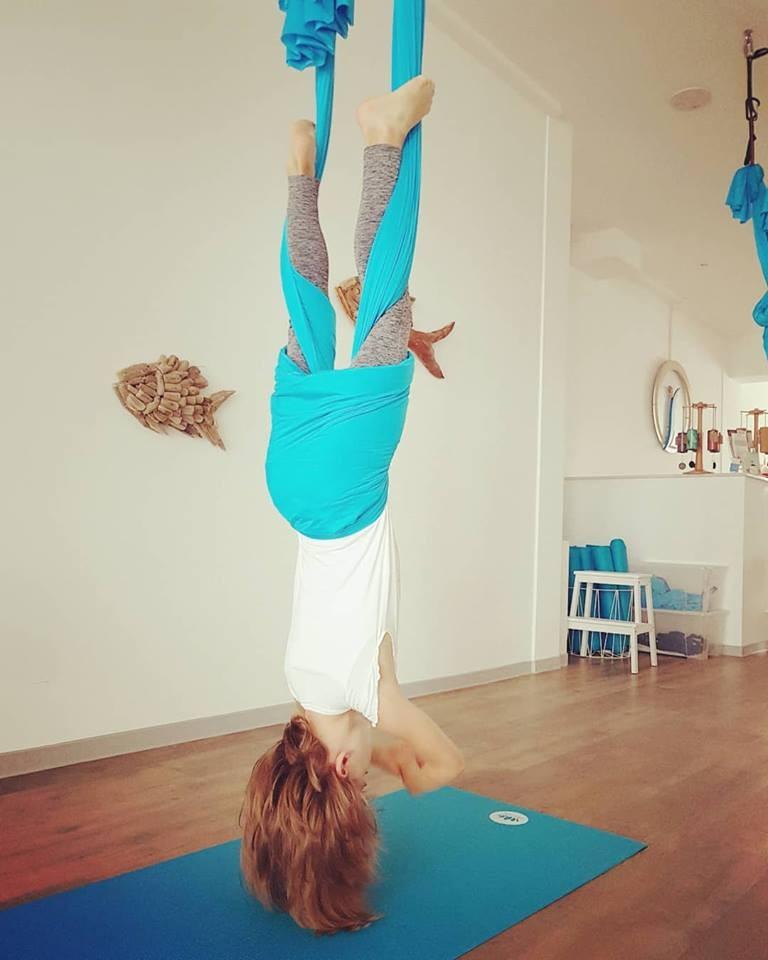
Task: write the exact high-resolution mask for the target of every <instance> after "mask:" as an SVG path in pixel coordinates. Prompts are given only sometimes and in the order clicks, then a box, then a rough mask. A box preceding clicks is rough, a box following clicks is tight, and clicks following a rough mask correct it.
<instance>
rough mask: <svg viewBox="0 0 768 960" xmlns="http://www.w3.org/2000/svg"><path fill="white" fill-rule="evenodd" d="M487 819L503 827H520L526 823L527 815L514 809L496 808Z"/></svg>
mask: <svg viewBox="0 0 768 960" xmlns="http://www.w3.org/2000/svg"><path fill="white" fill-rule="evenodd" d="M488 819H489V820H493V822H494V823H500V824H502V826H505V827H522V825H523V824H524V823H528V817H526V815H525V814H524V813H518V812H517V811H516V810H496V811H495V812H494V813H492V814H491V815H490V816H489V817H488Z"/></svg>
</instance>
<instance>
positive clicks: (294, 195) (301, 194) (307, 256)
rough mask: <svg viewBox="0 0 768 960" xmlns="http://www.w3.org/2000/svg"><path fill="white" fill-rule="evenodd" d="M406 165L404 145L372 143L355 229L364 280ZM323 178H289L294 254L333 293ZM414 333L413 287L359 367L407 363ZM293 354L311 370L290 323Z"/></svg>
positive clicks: (384, 320) (374, 333)
mask: <svg viewBox="0 0 768 960" xmlns="http://www.w3.org/2000/svg"><path fill="white" fill-rule="evenodd" d="M399 168H400V149H399V148H398V147H392V146H389V145H387V144H376V145H375V146H371V147H366V148H365V151H364V154H363V192H362V196H361V198H360V212H359V214H358V218H357V227H356V230H355V260H356V262H357V272H358V274H359V276H360V279H361V280H363V279H364V277H365V268H366V266H367V265H368V257H369V256H370V253H371V247H372V246H373V240H374V237H375V236H376V231H377V229H378V227H379V223H380V222H381V218H382V216H383V215H384V210H385V209H386V206H387V203H388V202H389V198H390V196H391V194H392V190H393V189H394V186H395V181H396V180H397V172H398V170H399ZM318 186H319V184H318V182H317V180H315V178H314V177H308V176H296V177H288V219H287V235H288V252H289V254H290V257H291V262H292V263H293V265H294V267H295V268H296V270H298V272H299V273H300V274H301V275H302V276H303V277H304V278H305V279H306V280H309V281H310V283H313V284H314V285H315V286H316V287H319V289H320V290H322V291H323V293H325V294H326V296H327V295H328V250H327V248H326V245H325V238H324V237H323V231H322V229H321V228H320V220H319V218H318V212H317V191H318ZM410 335H411V300H410V297H409V296H408V291H407V290H406V292H405V293H404V294H403V296H402V297H401V298H400V299H399V300H398V301H397V303H395V304H393V305H392V306H391V307H390V308H389V310H387V312H386V313H385V314H383V316H381V317H380V318H379V319H378V320H377V321H376V324H375V325H374V327H373V329H372V330H371V332H370V333H369V334H368V336H367V337H366V340H365V343H363V345H362V347H361V348H360V351H359V353H358V354H357V356H356V357H355V358H354V360H353V361H352V364H351V366H353V367H377V366H387V365H390V364H395V363H400V362H402V361H403V360H404V359H405V357H406V355H407V353H408V338H409V337H410ZM287 352H288V356H289V357H290V358H291V360H293V362H294V363H295V364H296V365H297V366H299V367H300V368H301V369H302V370H304V371H305V372H307V371H308V367H307V362H306V360H305V359H304V354H303V353H302V352H301V347H300V346H299V343H298V340H297V339H296V334H295V333H294V331H293V327H292V326H291V325H290V324H289V327H288V346H287Z"/></svg>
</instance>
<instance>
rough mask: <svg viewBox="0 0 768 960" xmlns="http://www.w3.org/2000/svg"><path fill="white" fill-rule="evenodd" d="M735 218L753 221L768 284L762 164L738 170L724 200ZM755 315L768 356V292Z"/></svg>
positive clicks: (767, 191) (767, 195)
mask: <svg viewBox="0 0 768 960" xmlns="http://www.w3.org/2000/svg"><path fill="white" fill-rule="evenodd" d="M725 202H726V203H727V204H728V206H729V207H730V208H731V213H732V214H733V216H734V218H735V219H736V220H738V221H739V222H740V223H747V221H748V220H751V221H752V226H753V229H754V231H755V246H756V247H757V258H758V260H759V261H760V266H761V267H762V270H763V276H764V277H765V282H766V283H768V188H766V186H765V177H764V174H763V168H762V167H761V166H760V164H759V163H753V164H749V165H747V166H745V167H741V168H740V169H739V170H737V171H736V173H735V175H734V177H733V181H732V182H731V188H730V190H729V191H728V196H727V198H726V201H725ZM752 316H753V317H754V319H755V323H758V324H759V325H760V326H761V327H762V328H763V349H764V350H765V354H766V356H767V357H768V293H765V294H763V296H762V298H761V300H760V301H759V302H758V304H757V306H756V307H755V309H754V311H753V312H752Z"/></svg>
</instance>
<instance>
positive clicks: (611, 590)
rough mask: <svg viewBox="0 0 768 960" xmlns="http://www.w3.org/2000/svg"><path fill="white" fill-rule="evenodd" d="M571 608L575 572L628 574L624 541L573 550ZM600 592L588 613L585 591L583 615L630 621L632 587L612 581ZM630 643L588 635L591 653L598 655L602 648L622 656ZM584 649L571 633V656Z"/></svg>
mask: <svg viewBox="0 0 768 960" xmlns="http://www.w3.org/2000/svg"><path fill="white" fill-rule="evenodd" d="M568 561H569V562H568V568H569V569H568V574H569V576H568V609H569V610H570V609H571V598H572V595H573V585H574V579H575V576H574V575H575V573H576V572H577V571H578V570H600V571H602V570H605V571H613V572H614V573H627V571H628V570H629V558H628V556H627V545H626V543H625V542H624V541H623V540H618V539H617V540H611V542H610V543H609V544H608V546H596V545H595V544H589V545H588V546H586V547H571V548H570V551H569V557H568ZM600 586H601V589H600V590H596V591H595V592H594V594H593V597H592V609H591V610H590V611H589V612H587V611H586V610H585V609H584V604H585V600H586V598H585V597H584V590H583V588H582V596H581V597H580V598H579V614H580V615H581V616H597V617H601V618H602V619H604V620H628V619H629V614H630V610H631V603H632V588H631V587H621V586H618V585H613V586H612V585H611V583H610V581H606V583H605V584H601V585H600ZM628 643H629V640H628V638H627V637H625V636H620V635H619V634H615V633H611V634H608V635H607V636H605V637H601V635H600V634H599V633H591V634H590V636H589V645H590V650H591V652H593V653H595V652H597V651H599V650H600V649H601V646H602V649H603V650H605V651H607V652H609V653H611V654H613V655H614V656H620V655H621V654H623V653H625V652H626V650H627V644H628ZM580 648H581V633H580V632H579V631H574V630H572V631H570V633H569V634H568V650H569V652H570V653H579V652H580Z"/></svg>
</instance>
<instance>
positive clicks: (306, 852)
mask: <svg viewBox="0 0 768 960" xmlns="http://www.w3.org/2000/svg"><path fill="white" fill-rule="evenodd" d="M240 825H241V826H242V828H243V842H242V847H241V851H240V866H241V870H242V874H243V879H244V881H245V884H246V886H247V887H248V889H249V890H250V891H251V893H252V894H253V895H254V896H255V897H256V898H257V899H258V900H260V901H261V903H262V904H264V906H266V907H267V908H268V909H276V910H281V911H283V912H286V913H289V914H290V915H291V916H292V917H293V919H294V920H295V921H296V923H298V924H299V926H302V927H306V928H307V929H309V930H314V931H316V932H317V933H334V932H336V931H337V930H359V929H360V928H362V927H365V926H367V925H368V924H369V923H371V922H372V921H373V920H377V919H378V917H377V916H376V915H375V914H374V913H372V912H371V910H370V909H369V907H368V903H367V898H366V889H367V887H368V886H369V884H370V883H371V882H372V880H373V879H374V876H375V873H376V855H377V847H378V836H377V827H376V818H375V816H374V813H373V810H372V809H371V807H370V805H369V804H368V801H367V800H366V798H365V795H364V794H363V791H362V788H361V787H360V786H359V785H358V784H355V783H353V782H352V781H351V780H349V779H345V778H342V777H340V776H339V775H338V773H337V772H336V769H335V766H334V765H333V762H332V760H331V758H330V757H329V755H328V751H327V749H326V748H325V746H324V744H323V743H321V741H320V740H318V738H317V737H316V736H315V735H314V734H313V733H312V730H311V729H310V726H309V723H308V722H307V720H306V719H305V718H304V717H302V716H298V715H297V716H294V717H293V718H292V719H291V720H290V722H289V723H288V724H286V727H285V729H284V730H283V735H282V737H281V738H280V740H278V742H277V743H276V744H275V745H274V746H273V747H272V748H271V749H269V750H268V751H267V752H266V753H265V754H264V755H263V756H261V757H260V758H259V759H258V760H257V761H256V764H255V765H254V768H253V771H252V773H251V776H250V779H249V781H248V786H247V788H246V792H245V799H244V801H243V807H242V810H241V812H240Z"/></svg>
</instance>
